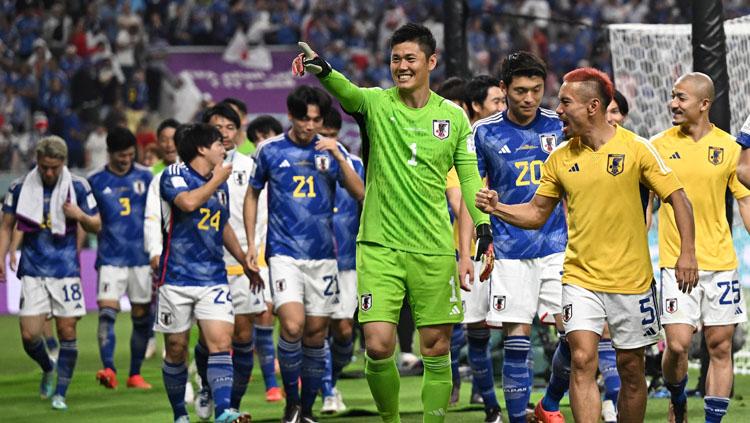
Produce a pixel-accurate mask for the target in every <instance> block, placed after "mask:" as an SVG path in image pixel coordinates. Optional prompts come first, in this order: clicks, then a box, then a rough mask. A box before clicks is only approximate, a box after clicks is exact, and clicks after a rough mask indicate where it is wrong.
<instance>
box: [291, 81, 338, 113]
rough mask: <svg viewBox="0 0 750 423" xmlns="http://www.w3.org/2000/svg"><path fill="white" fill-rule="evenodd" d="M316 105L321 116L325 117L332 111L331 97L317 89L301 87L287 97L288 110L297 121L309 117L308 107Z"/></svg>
mask: <svg viewBox="0 0 750 423" xmlns="http://www.w3.org/2000/svg"><path fill="white" fill-rule="evenodd" d="M311 104H314V105H316V106H318V108H319V109H320V115H321V116H325V115H327V114H328V110H330V109H331V96H329V95H328V93H327V92H325V91H323V90H322V89H320V88H317V87H311V86H309V85H300V86H299V87H297V88H295V89H294V90H293V91H292V92H291V93H289V95H288V96H287V97H286V108H287V110H288V111H289V114H290V115H292V117H293V118H295V119H302V118H304V117H305V116H307V106H308V105H311Z"/></svg>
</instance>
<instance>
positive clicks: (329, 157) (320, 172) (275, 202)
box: [244, 86, 364, 422]
mask: <svg viewBox="0 0 750 423" xmlns="http://www.w3.org/2000/svg"><path fill="white" fill-rule="evenodd" d="M330 107H331V99H330V97H329V96H328V94H326V93H325V91H323V90H321V89H319V88H312V87H309V86H300V87H297V88H296V89H294V90H293V91H292V92H291V93H290V94H289V95H288V96H287V110H288V113H289V121H290V122H291V126H292V127H291V129H290V130H289V132H287V133H285V134H283V135H280V136H278V137H276V138H272V139H270V140H267V141H265V142H264V143H263V144H262V145H261V146H260V148H259V149H258V150H257V152H256V156H255V165H256V167H255V172H254V174H253V175H252V178H251V180H250V187H248V189H247V195H246V196H245V211H244V217H245V228H246V231H247V239H255V227H256V215H257V209H258V197H259V195H260V192H261V190H262V189H264V187H265V186H266V183H268V236H267V248H266V261H267V262H268V267H269V274H270V276H269V278H270V283H271V284H272V286H271V289H272V293H273V303H274V311H275V313H276V314H277V315H278V316H279V322H280V323H281V331H280V332H281V334H280V337H279V343H278V356H279V366H280V367H281V378H282V380H283V382H284V390H285V392H286V407H285V410H284V417H283V419H282V421H283V422H296V421H299V420H300V419H301V421H303V422H314V421H315V419H314V417H313V415H312V406H313V404H315V397H316V395H317V392H318V390H319V389H320V388H321V378H322V377H323V374H324V373H325V360H326V354H325V339H326V337H327V332H328V324H329V320H330V316H331V315H333V313H334V311H335V306H336V302H337V301H338V297H339V295H338V292H339V282H338V270H337V268H336V256H335V253H334V232H333V208H334V200H335V193H336V185H337V182H341V184H342V185H343V186H344V187H345V188H346V190H347V191H348V192H349V193H350V194H351V195H352V196H353V197H354V198H355V199H357V200H361V199H362V197H363V196H364V185H363V183H362V180H361V179H360V178H359V176H358V175H357V173H356V171H355V170H354V168H353V167H352V165H351V164H350V162H349V158H348V154H347V152H346V150H344V148H343V147H342V146H341V145H340V144H338V143H337V142H336V140H334V139H330V138H319V137H318V135H317V133H318V132H319V131H320V129H321V126H322V123H323V117H324V116H325V115H326V113H328V110H329V109H330ZM247 260H248V265H251V267H255V266H257V250H256V249H255V245H254V244H250V245H249V248H248V254H247ZM300 373H301V375H302V396H301V399H300V394H299V387H298V381H299V378H300Z"/></svg>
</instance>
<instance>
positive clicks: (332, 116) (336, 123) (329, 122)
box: [323, 107, 341, 131]
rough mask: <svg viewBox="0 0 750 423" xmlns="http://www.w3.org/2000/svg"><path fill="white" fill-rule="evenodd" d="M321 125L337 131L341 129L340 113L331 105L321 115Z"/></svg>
mask: <svg viewBox="0 0 750 423" xmlns="http://www.w3.org/2000/svg"><path fill="white" fill-rule="evenodd" d="M323 126H324V127H325V128H333V129H335V130H337V131H338V130H340V129H341V113H339V111H338V110H336V108H335V107H331V109H330V110H328V113H326V115H325V116H323Z"/></svg>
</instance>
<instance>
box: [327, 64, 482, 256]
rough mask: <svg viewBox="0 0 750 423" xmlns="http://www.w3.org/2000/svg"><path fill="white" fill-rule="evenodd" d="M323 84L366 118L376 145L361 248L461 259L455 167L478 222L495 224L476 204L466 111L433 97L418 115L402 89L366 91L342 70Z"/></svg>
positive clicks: (476, 180)
mask: <svg viewBox="0 0 750 423" xmlns="http://www.w3.org/2000/svg"><path fill="white" fill-rule="evenodd" d="M320 82H321V83H322V84H323V86H324V87H325V88H326V89H327V90H328V91H329V92H331V93H332V94H333V95H334V96H335V97H336V98H337V99H338V100H339V101H340V102H341V105H342V106H343V108H344V109H345V110H347V111H348V112H351V113H357V114H360V115H362V116H363V117H364V122H365V127H366V131H367V135H368V137H369V139H370V147H369V148H370V149H369V156H368V157H369V160H368V164H367V171H366V173H365V174H366V175H367V184H366V187H365V201H364V206H363V211H362V224H361V225H360V228H359V235H358V236H357V241H358V242H371V243H376V244H379V245H383V246H386V247H389V248H393V249H396V250H403V251H408V252H412V253H420V254H434V255H454V254H455V246H454V243H453V229H452V227H451V223H450V217H449V215H448V207H447V203H446V199H445V181H446V175H447V174H448V171H449V170H450V168H451V167H452V166H454V165H455V167H456V171H457V172H458V176H459V178H460V181H461V192H462V193H463V196H464V199H465V200H468V201H466V203H467V204H466V205H467V207H468V209H469V213H470V214H471V217H472V220H473V221H474V224H475V225H478V224H480V223H489V217H488V216H487V215H485V214H483V213H482V212H481V211H479V210H478V209H477V208H476V207H475V206H474V197H475V195H476V193H477V191H479V189H480V188H481V187H482V180H481V178H480V177H479V171H478V169H477V156H476V152H475V150H474V143H473V139H472V134H471V126H470V125H469V120H468V118H467V117H466V114H465V113H464V111H463V109H461V108H460V107H459V106H457V105H455V104H454V103H452V102H450V101H448V100H446V99H444V98H442V97H440V96H439V95H437V94H435V93H434V92H430V98H429V100H428V101H427V104H426V105H425V106H424V107H422V108H419V109H412V108H410V107H408V106H406V105H405V104H404V103H403V101H402V100H401V99H400V97H399V95H398V90H397V88H395V87H394V88H390V89H387V90H383V89H381V88H359V87H357V86H355V85H354V84H352V83H351V82H349V81H348V80H347V79H346V78H345V77H344V76H343V75H342V74H340V73H339V72H337V71H335V70H334V71H332V72H331V73H330V74H328V75H327V76H326V77H325V78H322V79H321V80H320Z"/></svg>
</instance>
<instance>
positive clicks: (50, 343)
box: [44, 336, 60, 351]
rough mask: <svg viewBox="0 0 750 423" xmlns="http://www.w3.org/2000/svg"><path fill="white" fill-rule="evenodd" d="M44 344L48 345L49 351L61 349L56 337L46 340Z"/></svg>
mask: <svg viewBox="0 0 750 423" xmlns="http://www.w3.org/2000/svg"><path fill="white" fill-rule="evenodd" d="M44 343H45V344H46V345H47V351H51V350H55V349H57V348H59V347H60V344H58V343H57V338H55V337H54V336H50V337H49V338H47V339H45V340H44Z"/></svg>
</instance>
